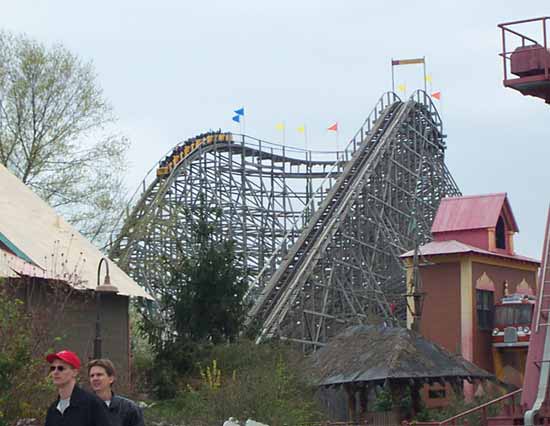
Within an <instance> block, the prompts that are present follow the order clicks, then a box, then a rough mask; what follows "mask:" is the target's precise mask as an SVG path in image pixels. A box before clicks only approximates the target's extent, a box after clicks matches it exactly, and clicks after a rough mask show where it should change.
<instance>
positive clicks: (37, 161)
mask: <svg viewBox="0 0 550 426" xmlns="http://www.w3.org/2000/svg"><path fill="white" fill-rule="evenodd" d="M114 122H115V120H114V117H113V114H112V109H111V106H110V105H109V103H108V102H107V101H106V99H105V98H104V96H103V92H102V90H101V88H100V87H99V84H98V82H97V77H96V74H95V71H94V69H93V66H92V64H91V63H84V62H82V61H81V60H80V59H79V58H78V57H77V56H75V55H74V54H72V53H71V52H70V51H68V50H67V49H66V48H64V47H63V46H60V45H57V46H53V47H46V46H44V45H43V44H41V43H39V42H37V41H34V40H31V39H29V38H27V37H25V36H16V35H13V34H10V33H7V32H0V163H2V164H4V165H5V166H6V167H8V168H9V169H10V170H11V171H12V172H13V173H15V174H16V175H17V176H18V177H19V178H20V179H21V180H22V181H23V182H24V183H26V184H27V185H29V186H30V187H31V188H33V190H34V191H35V192H37V193H38V194H39V195H40V196H41V197H42V198H43V199H44V200H46V201H47V202H48V203H50V205H51V206H53V207H54V208H56V209H57V210H58V211H59V212H60V213H62V214H63V215H64V216H65V217H67V218H68V220H69V221H70V222H72V223H73V224H74V225H76V226H77V227H78V228H79V229H80V230H81V232H83V233H84V234H85V235H86V236H88V237H89V238H90V239H92V240H95V241H96V242H98V243H100V242H102V241H103V240H104V238H105V236H106V235H107V234H108V233H109V231H110V228H111V226H112V223H113V221H114V219H115V217H116V216H117V215H118V214H119V211H120V209H121V206H122V205H123V202H122V200H123V198H124V195H123V194H124V191H123V185H122V174H123V173H124V170H125V165H126V161H125V155H126V152H127V148H128V143H127V140H126V139H125V138H123V137H121V136H119V135H113V134H109V133H108V131H107V130H106V129H107V128H111V127H112V124H113V123H114Z"/></svg>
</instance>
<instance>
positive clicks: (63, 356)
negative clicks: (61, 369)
mask: <svg viewBox="0 0 550 426" xmlns="http://www.w3.org/2000/svg"><path fill="white" fill-rule="evenodd" d="M56 359H60V360H61V361H63V362H66V363H67V364H69V365H70V366H71V367H73V368H76V369H77V370H78V369H80V359H79V358H78V356H77V355H76V354H75V353H74V352H71V351H60V352H57V353H55V354H49V355H48V356H47V357H46V361H48V362H49V363H50V364H51V363H52V362H53V361H54V360H56Z"/></svg>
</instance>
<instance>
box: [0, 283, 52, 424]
mask: <svg viewBox="0 0 550 426" xmlns="http://www.w3.org/2000/svg"><path fill="white" fill-rule="evenodd" d="M2 286H3V284H2V283H1V282H0V426H5V425H8V424H11V423H13V422H14V421H15V420H17V419H20V418H37V417H40V416H41V415H43V413H44V410H45V407H46V406H47V401H48V400H49V398H51V394H52V389H51V386H50V384H49V383H48V382H47V380H46V377H45V374H44V364H43V361H42V358H41V357H40V358H39V357H37V354H35V353H34V349H35V345H34V342H33V339H32V336H31V332H30V330H31V328H32V327H31V324H30V319H29V318H28V317H27V316H26V315H25V313H24V311H23V304H22V302H21V301H20V300H17V299H12V298H10V297H9V296H7V295H6V294H5V293H4V289H3V287H2ZM31 396H32V400H31Z"/></svg>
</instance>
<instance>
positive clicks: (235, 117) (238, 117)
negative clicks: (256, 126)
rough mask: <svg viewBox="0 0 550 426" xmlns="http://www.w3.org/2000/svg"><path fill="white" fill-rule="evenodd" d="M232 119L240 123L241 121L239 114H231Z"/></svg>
mask: <svg viewBox="0 0 550 426" xmlns="http://www.w3.org/2000/svg"><path fill="white" fill-rule="evenodd" d="M232 120H233V121H234V122H236V123H240V122H241V116H240V115H235V116H233V118H232Z"/></svg>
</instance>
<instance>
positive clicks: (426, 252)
mask: <svg viewBox="0 0 550 426" xmlns="http://www.w3.org/2000/svg"><path fill="white" fill-rule="evenodd" d="M418 249H419V254H420V255H421V256H437V255H443V254H460V253H473V254H481V255H484V256H493V257H500V258H505V259H512V260H518V261H520V262H529V263H536V264H537V265H539V264H540V261H539V260H537V259H532V258H530V257H525V256H518V255H512V254H506V253H499V252H492V251H489V250H483V249H481V248H479V247H475V246H471V245H469V244H465V243H461V242H460V241H456V240H447V241H431V242H429V243H427V244H424V245H423V246H420V247H419V248H418ZM413 256H414V250H410V251H408V252H406V253H403V254H402V255H401V256H400V257H402V258H407V257H413Z"/></svg>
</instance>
